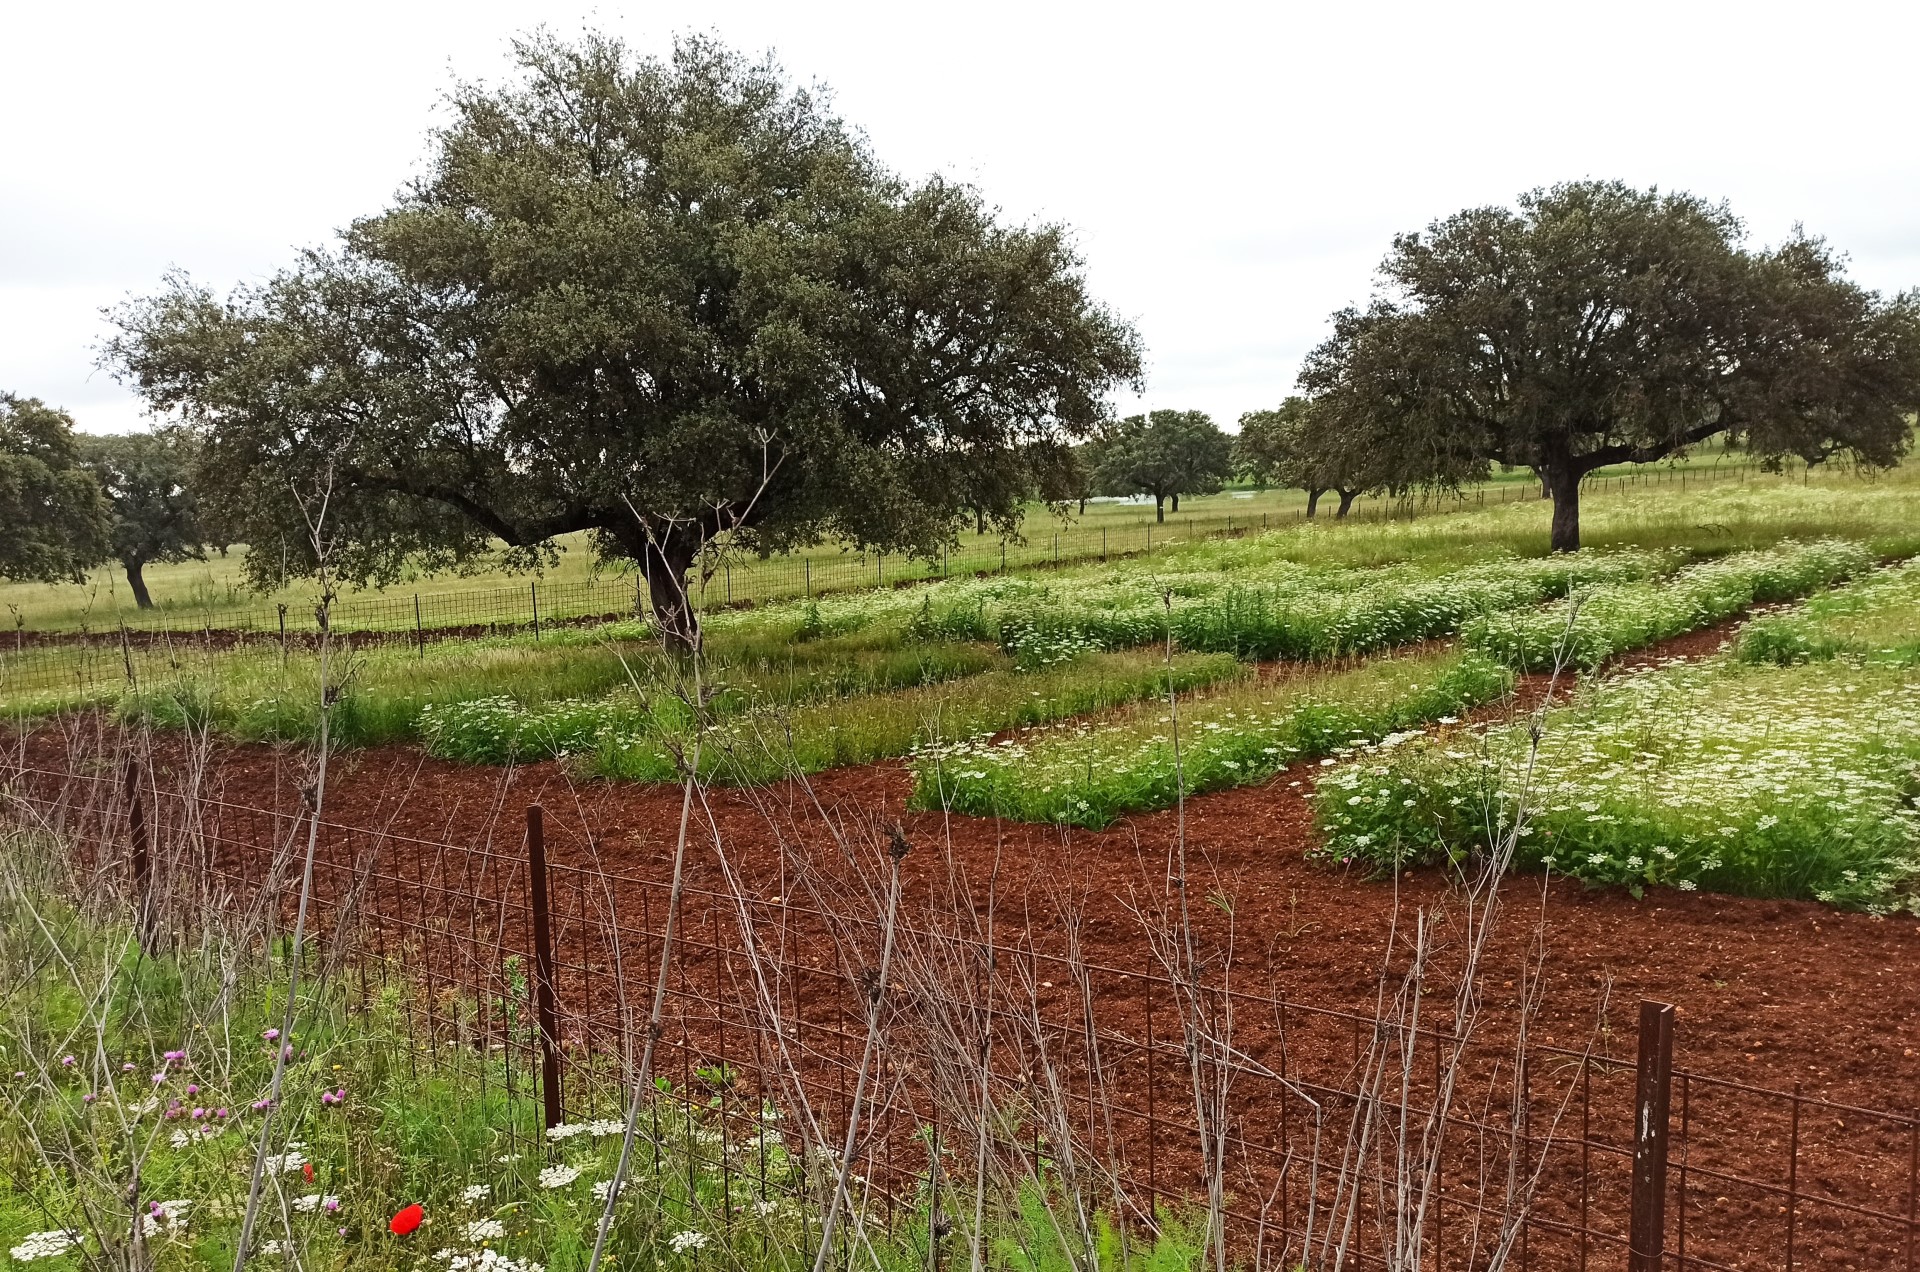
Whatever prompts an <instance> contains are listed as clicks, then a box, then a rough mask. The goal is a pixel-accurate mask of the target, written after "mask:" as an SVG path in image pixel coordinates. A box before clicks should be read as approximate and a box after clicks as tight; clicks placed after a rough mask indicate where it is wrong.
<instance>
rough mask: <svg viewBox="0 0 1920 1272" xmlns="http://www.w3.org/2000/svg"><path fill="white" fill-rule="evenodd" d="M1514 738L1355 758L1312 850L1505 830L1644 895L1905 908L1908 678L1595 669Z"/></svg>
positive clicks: (1730, 664) (1404, 845)
mask: <svg viewBox="0 0 1920 1272" xmlns="http://www.w3.org/2000/svg"><path fill="white" fill-rule="evenodd" d="M1528 748H1529V740H1528V730H1527V728H1526V726H1525V725H1507V726H1502V727H1498V728H1494V729H1491V730H1488V731H1487V732H1485V733H1484V734H1470V733H1466V734H1463V733H1454V734H1449V735H1445V736H1440V737H1435V738H1431V739H1423V740H1420V741H1419V742H1417V743H1416V744H1413V745H1409V746H1404V747H1399V748H1395V749H1394V750H1392V751H1390V752H1368V753H1364V754H1362V755H1360V756H1358V757H1356V758H1355V759H1354V760H1353V761H1351V762H1350V763H1347V764H1345V765H1342V766H1340V767H1338V768H1335V769H1332V770H1330V771H1328V772H1327V773H1326V774H1324V775H1322V776H1321V777H1320V778H1319V780H1318V785H1317V789H1316V792H1315V805H1316V810H1317V818H1318V821H1319V825H1320V828H1321V830H1322V832H1323V833H1324V835H1325V840H1324V844H1323V846H1322V847H1321V848H1320V849H1319V850H1318V855H1320V856H1322V857H1324V858H1327V859H1331V860H1336V861H1341V862H1357V863H1362V864H1365V865H1368V866H1370V867H1374V868H1379V869H1387V868H1391V867H1394V866H1397V865H1404V864H1408V863H1421V862H1433V861H1440V860H1446V859H1449V858H1453V859H1458V858H1459V857H1461V856H1464V855H1466V854H1470V853H1473V852H1476V851H1478V850H1479V849H1480V847H1481V846H1483V845H1485V844H1487V843H1488V842H1490V841H1491V839H1492V838H1493V837H1494V836H1495V835H1496V834H1498V833H1499V832H1501V831H1504V830H1505V829H1507V828H1508V826H1509V825H1510V823H1511V819H1512V818H1513V816H1514V815H1515V809H1516V807H1517V806H1518V804H1519V795H1520V792H1521V791H1522V789H1525V791H1526V795H1527V799H1526V803H1527V808H1528V815H1527V816H1528V821H1527V824H1526V825H1525V826H1524V827H1523V828H1522V829H1523V832H1524V836H1523V839H1522V841H1521V847H1520V850H1519V852H1518V854H1517V857H1516V862H1517V864H1519V865H1520V866H1521V867H1522V868H1534V869H1549V870H1552V871H1553V872H1555V873H1558V874H1565V875H1571V876H1574V877H1576V878H1579V879H1582V880H1585V881H1587V882H1589V883H1592V884H1595V885H1615V886H1622V887H1626V888H1628V889H1631V890H1632V891H1634V892H1635V893H1636V894H1637V893H1638V892H1640V891H1641V890H1643V889H1645V888H1647V887H1650V886H1667V887H1673V888H1677V889H1680V890H1682V891H1692V890H1695V889H1705V890H1713V891H1720V892H1732V893H1740V894H1744V895H1752V896H1778V897H1802V898H1808V899H1814V900H1819V901H1824V902H1827V903H1829V904H1833V905H1836V906H1842V907H1846V908H1850V909H1860V910H1866V911H1869V912H1872V913H1887V912H1890V911H1893V910H1896V909H1909V910H1914V909H1916V908H1917V905H1920V903H1916V899H1915V898H1916V881H1917V880H1920V808H1916V796H1920V682H1916V681H1915V680H1914V679H1913V678H1911V676H1910V675H1908V674H1906V673H1905V672H1904V670H1903V669H1901V668H1898V667H1893V666H1887V665H1874V664H1867V663H1852V662H1846V661H1839V662H1825V663H1815V664H1810V665H1803V666H1792V667H1779V666H1766V665H1763V666H1743V665H1741V664H1739V663H1737V662H1735V661H1733V660H1731V659H1727V658H1720V659H1715V660H1711V661H1710V662H1707V663H1704V664H1687V663H1677V664H1674V665H1670V666H1667V667H1664V668H1660V669H1655V670H1648V671H1642V672H1640V673H1637V674H1633V675H1628V676H1622V677H1616V678H1612V679H1610V680H1607V681H1605V682H1602V683H1600V684H1598V685H1595V686H1592V687H1590V688H1587V689H1585V690H1583V691H1582V692H1581V694H1580V695H1579V696H1578V698H1577V699H1576V701H1575V702H1574V703H1573V704H1571V705H1569V706H1567V707H1565V708H1561V709H1556V710H1554V711H1552V712H1550V713H1549V714H1548V717H1547V719H1546V722H1545V729H1544V732H1543V734H1542V738H1541V742H1540V748H1539V752H1538V755H1537V758H1535V760H1534V762H1533V763H1532V764H1531V766H1529V764H1528Z"/></svg>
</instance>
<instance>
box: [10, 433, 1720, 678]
mask: <svg viewBox="0 0 1920 1272" xmlns="http://www.w3.org/2000/svg"><path fill="white" fill-rule="evenodd" d="M1711 471H1712V472H1713V473H1714V474H1715V476H1713V477H1709V476H1708V475H1707V474H1708V472H1709V470H1701V471H1700V472H1694V473H1691V474H1689V473H1688V472H1686V471H1685V470H1666V471H1665V472H1664V473H1663V472H1651V473H1640V474H1633V475H1630V476H1627V477H1621V478H1594V479H1591V480H1592V481H1593V482H1594V483H1595V484H1597V485H1608V486H1611V485H1614V484H1618V485H1620V486H1622V487H1626V486H1635V485H1643V484H1647V483H1649V482H1652V483H1660V482H1663V481H1669V480H1672V481H1678V482H1684V481H1686V480H1688V479H1689V476H1690V477H1691V480H1692V481H1693V482H1694V483H1695V484H1700V483H1702V482H1704V481H1708V480H1715V479H1717V480H1742V481H1744V480H1746V478H1747V476H1748V475H1749V474H1748V473H1747V471H1746V466H1745V465H1741V466H1738V467H1724V468H1720V469H1717V470H1711ZM1676 473H1677V474H1678V475H1677V476H1674V474H1676ZM1489 489H1490V490H1491V491H1492V492H1493V498H1492V499H1488V498H1487V494H1488V490H1489ZM1540 497H1541V496H1540V493H1539V490H1538V488H1537V487H1535V486H1533V485H1531V484H1522V483H1516V482H1506V483H1500V484H1497V485H1494V486H1492V487H1489V488H1486V489H1481V490H1478V491H1473V492H1468V495H1467V496H1464V497H1463V498H1462V499H1460V500H1459V501H1452V500H1439V501H1427V502H1422V501H1416V500H1413V499H1403V500H1381V501H1379V502H1378V506H1377V507H1375V508H1372V509H1363V510H1361V511H1360V513H1359V514H1358V515H1360V516H1362V518H1363V519H1369V520H1393V519H1401V518H1406V517H1411V516H1415V515H1420V514H1422V513H1423V512H1426V513H1434V512H1439V511H1444V510H1447V509H1450V508H1470V507H1478V506H1482V505H1483V504H1484V503H1485V502H1494V503H1498V502H1502V501H1511V500H1514V499H1530V500H1538V499H1539V498H1540ZM1280 520H1281V521H1285V520H1287V519H1286V518H1281V519H1280ZM1275 524H1277V522H1276V519H1275V518H1274V517H1273V516H1272V515H1271V514H1269V513H1259V514H1254V515H1251V516H1249V515H1245V514H1235V513H1231V512H1227V513H1218V514H1209V515H1205V516H1194V515H1191V514H1176V515H1175V516H1174V517H1172V518H1171V519H1170V520H1169V521H1168V522H1167V523H1165V524H1164V525H1162V524H1157V523H1155V522H1151V521H1147V522H1143V523H1136V524H1131V525H1127V526H1122V527H1108V526H1082V527H1079V528H1077V529H1067V530H1064V531H1061V532H1058V533H1054V534H1051V535H1049V536H1044V537H1041V538H1038V539H1036V540H1034V541H1032V542H1029V543H1027V544H1024V545H1011V546H1010V545H1008V544H1005V543H1000V544H997V545H989V546H976V547H974V548H973V549H971V550H963V551H961V552H958V553H946V552H943V553H942V554H941V556H940V557H938V558H936V559H934V560H918V559H904V558H899V557H888V556H884V555H873V554H864V553H835V554H833V555H831V556H797V557H773V558H769V559H766V560H760V559H757V558H752V557H744V558H737V557H733V556H727V555H724V554H723V555H722V556H721V557H720V558H719V559H718V560H717V562H716V563H715V564H714V568H713V571H712V574H711V577H710V578H709V579H708V581H707V583H706V585H705V586H704V587H702V588H700V589H699V590H698V591H697V593H696V602H697V604H698V606H699V607H701V608H704V609H707V610H709V611H711V610H713V609H716V608H730V607H737V606H749V605H758V604H764V603H767V602H771V601H781V600H799V599H806V598H809V597H815V596H826V595H829V594H835V593H842V594H844V593H848V592H857V591H863V590H867V589H871V588H880V587H888V586H912V585H915V584H919V583H925V582H931V581H936V580H939V579H942V578H951V577H956V576H961V575H968V574H992V573H1005V572H1007V571H1010V570H1026V569H1035V568H1046V567H1049V566H1052V565H1065V564H1069V563H1076V562H1086V561H1091V560H1110V559H1113V558H1116V557H1131V556H1140V555H1145V554H1150V553H1153V552H1156V551H1161V550H1164V549H1166V548H1167V547H1170V546H1172V545H1174V544H1177V543H1183V542H1193V541H1194V540H1196V539H1210V538H1221V539H1226V538H1237V537H1240V536H1242V535H1246V534H1251V533H1258V532H1260V531H1262V530H1264V529H1269V528H1271V527H1272V526H1273V525H1275ZM646 593H647V583H646V579H645V578H644V577H641V576H639V575H637V574H635V575H625V576H610V577H595V578H590V579H586V580H582V581H578V582H571V583H553V582H547V583H542V582H541V581H539V580H537V579H536V580H529V581H528V583H527V584H526V585H525V586H524V587H522V586H515V587H508V588H492V589H476V590H473V591H468V592H443V593H412V594H401V595H394V596H382V597H368V598H349V599H342V600H338V601H336V602H335V603H334V605H333V607H332V608H331V609H330V610H329V613H328V619H329V623H330V626H331V628H332V630H333V631H334V632H335V633H336V634H338V635H341V636H344V637H348V638H351V639H353V640H355V641H366V640H378V641H385V642H400V643H405V644H410V645H415V646H417V647H418V648H419V649H420V651H421V653H422V654H423V655H424V653H425V651H426V648H427V646H428V645H430V644H432V643H435V642H437V641H440V640H444V639H448V638H452V637H459V636H464V635H475V634H497V635H521V636H524V635H527V634H531V635H532V636H533V637H534V638H535V639H539V637H540V635H541V631H542V628H543V626H544V627H546V628H548V629H551V628H552V627H554V626H555V625H561V624H566V625H576V624H582V623H599V622H608V621H614V620H619V619H627V618H637V619H644V618H645V617H646V615H647V613H648V603H647V600H646ZM314 624H315V615H314V613H313V611H312V610H311V609H310V608H306V607H300V606H293V605H288V604H284V603H282V604H277V605H273V606H264V607H263V606H257V605H256V606H246V607H237V608H231V609H226V610H206V611H203V612H200V613H198V614H181V613H174V612H165V613H160V614H157V615H151V616H130V617H129V616H122V617H121V619H120V621H119V622H118V623H117V625H115V626H111V627H107V628H103V629H100V630H94V631H87V630H80V631H72V630H64V629H59V630H42V629H36V628H33V627H30V626H27V625H26V624H25V623H24V622H17V623H16V625H15V627H14V630H13V631H12V632H11V633H10V634H6V635H0V694H6V695H9V696H11V697H12V698H14V699H15V700H16V706H21V705H31V702H30V699H31V698H32V697H33V696H35V695H41V696H45V697H46V698H47V699H49V700H59V701H69V700H75V701H84V700H87V699H89V698H90V697H91V696H92V695H96V694H104V693H108V692H111V691H117V690H119V689H122V688H125V687H127V686H130V685H139V684H152V683H155V682H164V681H166V680H168V679H169V678H170V677H172V676H175V675H178V674H180V673H182V672H185V671H190V670H194V669H195V668H196V665H197V666H198V668H199V670H201V671H211V670H213V669H214V668H215V665H216V663H217V661H218V659H219V656H220V655H222V654H223V653H226V652H227V651H229V650H233V649H236V648H241V649H247V650H252V651H255V652H261V651H272V650H274V649H278V651H279V652H280V653H281V654H282V655H283V656H285V655H287V654H288V653H289V652H290V651H291V650H292V649H294V648H295V647H298V648H300V649H302V650H304V649H307V648H309V647H310V645H311V642H312V640H313V637H314V631H315V625H314Z"/></svg>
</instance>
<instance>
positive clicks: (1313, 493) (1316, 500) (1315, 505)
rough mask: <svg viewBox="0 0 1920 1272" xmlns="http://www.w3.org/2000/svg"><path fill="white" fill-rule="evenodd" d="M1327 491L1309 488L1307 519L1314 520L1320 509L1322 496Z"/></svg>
mask: <svg viewBox="0 0 1920 1272" xmlns="http://www.w3.org/2000/svg"><path fill="white" fill-rule="evenodd" d="M1326 493H1327V492H1326V491H1324V490H1309V491H1308V492H1307V520H1308V521H1312V520H1313V514H1314V513H1316V512H1318V511H1320V496H1322V495H1324V494H1326Z"/></svg>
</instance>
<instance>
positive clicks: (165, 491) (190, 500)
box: [84, 429, 207, 609]
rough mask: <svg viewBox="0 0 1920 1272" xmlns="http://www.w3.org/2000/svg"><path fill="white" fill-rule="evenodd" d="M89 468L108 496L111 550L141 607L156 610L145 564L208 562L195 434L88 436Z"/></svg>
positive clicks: (167, 431) (176, 431) (173, 431)
mask: <svg viewBox="0 0 1920 1272" xmlns="http://www.w3.org/2000/svg"><path fill="white" fill-rule="evenodd" d="M84 454H85V455H86V462H87V467H88V468H90V469H91V470H92V471H93V474H94V476H95V477H96V478H97V479H98V480H99V482H100V489H101V490H102V492H104V493H105V495H106V497H107V508H108V516H109V530H108V536H109V539H110V541H111V544H112V549H111V550H112V555H113V556H114V558H115V559H117V560H118V561H119V562H120V566H121V568H122V569H123V570H124V571H125V572H126V576H127V587H128V588H129V589H131V590H132V592H133V601H134V604H135V605H137V606H138V607H139V608H141V609H152V608H153V598H152V597H151V596H150V595H148V593H147V580H146V575H145V570H146V567H147V566H149V565H152V564H154V563H155V562H171V561H204V560H206V559H207V552H206V542H205V541H206V534H205V532H204V531H203V530H202V528H201V523H200V514H199V501H198V499H197V498H196V497H195V495H194V492H193V488H192V485H191V480H192V479H191V472H192V468H193V439H192V437H191V436H190V435H188V434H186V433H184V432H183V431H181V430H179V429H162V430H161V431H159V432H157V433H129V434H125V435H122V436H110V437H94V438H89V439H87V442H86V444H85V448H84Z"/></svg>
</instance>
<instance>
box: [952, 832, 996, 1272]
mask: <svg viewBox="0 0 1920 1272" xmlns="http://www.w3.org/2000/svg"><path fill="white" fill-rule="evenodd" d="M950 833H951V830H949V834H950ZM1001 848H1002V841H1001V840H1000V838H999V837H998V836H997V835H996V836H995V837H994V845H993V873H992V874H991V875H989V876H988V877H987V947H986V953H985V955H984V957H985V958H986V959H987V976H986V982H987V983H986V991H987V999H986V1003H985V1004H984V1005H983V1007H982V1014H981V1020H982V1021H983V1022H984V1028H985V1033H986V1036H985V1038H984V1039H983V1040H982V1041H981V1044H980V1112H979V1121H978V1126H977V1129H976V1132H975V1136H976V1144H977V1146H976V1148H975V1150H974V1165H973V1231H972V1232H971V1233H969V1234H968V1239H967V1267H968V1268H969V1270H970V1272H983V1269H984V1267H985V1263H984V1262H983V1258H984V1255H985V1246H984V1244H983V1241H982V1238H983V1236H984V1234H985V1232H986V1226H987V1211H986V1207H987V1114H988V1111H989V1110H988V1105H989V1103H990V1102H991V1100H992V1096H993V988H994V982H995V981H996V979H997V977H996V976H995V975H994V972H995V970H996V969H995V968H994V965H993V964H994V953H993V930H994V923H995V920H996V919H997V918H998V917H999V916H998V913H997V912H996V910H995V903H996V901H997V897H996V895H995V894H996V891H997V889H998V888H999V884H1000V852H1001Z"/></svg>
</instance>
